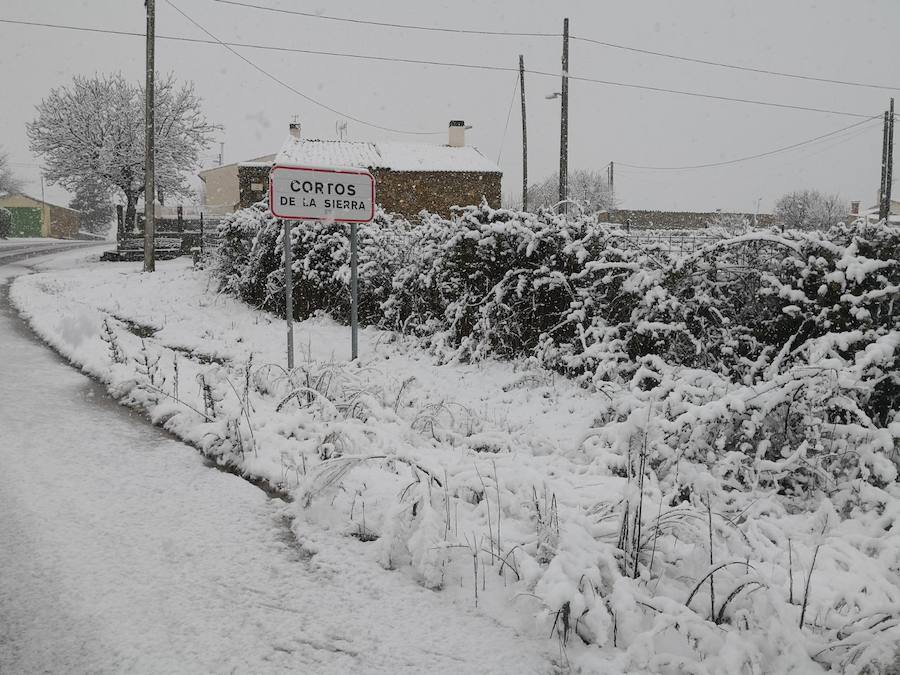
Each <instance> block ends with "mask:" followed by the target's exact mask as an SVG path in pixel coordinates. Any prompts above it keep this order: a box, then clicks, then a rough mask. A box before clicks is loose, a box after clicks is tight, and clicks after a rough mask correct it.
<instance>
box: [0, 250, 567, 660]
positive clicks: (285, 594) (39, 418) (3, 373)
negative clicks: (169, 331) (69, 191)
mask: <svg viewBox="0 0 900 675" xmlns="http://www.w3.org/2000/svg"><path fill="white" fill-rule="evenodd" d="M9 274H10V271H9V268H5V269H4V268H2V267H0V345H2V354H0V673H7V672H8V673H43V672H52V673H61V672H65V673H88V672H90V673H106V672H139V673H206V672H209V673H230V672H238V673H270V672H294V673H310V674H312V673H423V672H428V673H469V672H481V673H506V672H508V673H547V672H550V671H551V669H552V668H551V664H550V662H549V660H548V658H547V651H548V650H550V649H551V648H552V643H550V641H548V640H546V639H544V640H533V639H529V638H526V637H523V636H520V635H516V634H514V633H513V632H512V631H511V630H510V629H509V628H506V627H503V626H499V625H497V624H495V623H493V622H492V621H490V620H489V619H487V618H485V617H484V616H483V615H480V614H477V613H475V612H474V611H471V610H469V609H467V608H466V607H463V606H459V605H455V604H453V603H451V602H450V601H449V600H448V599H447V598H445V597H442V595H440V594H436V593H433V592H431V591H427V590H425V589H423V588H421V587H418V586H416V585H415V584H413V583H412V582H411V581H410V580H409V579H408V578H407V577H405V576H404V575H401V574H397V573H391V572H386V571H384V570H382V569H381V568H379V567H378V566H377V565H376V564H375V563H374V562H373V560H372V559H371V556H370V555H369V554H368V550H367V549H366V545H365V544H363V543H360V542H357V541H355V540H348V539H347V538H344V537H338V536H335V535H330V534H329V533H327V532H315V533H311V536H310V539H311V541H314V542H315V544H314V546H313V545H311V546H310V548H315V549H317V550H316V551H312V550H306V549H304V548H303V547H302V546H301V545H300V544H299V543H298V542H297V541H296V540H295V539H294V537H293V534H292V533H291V531H290V528H289V526H288V524H287V520H286V518H287V516H286V509H287V507H286V506H285V504H283V503H282V502H281V501H279V500H277V499H270V498H269V497H267V495H266V494H264V493H263V492H262V491H260V490H259V489H258V488H256V487H254V486H252V485H250V484H249V483H247V482H246V481H244V480H242V479H240V478H238V477H235V476H233V475H230V474H227V473H223V472H219V471H216V470H213V469H211V468H209V467H208V466H206V465H205V464H204V461H203V460H202V459H201V457H200V456H199V455H198V453H197V452H196V451H195V450H193V449H192V448H190V447H188V446H185V445H184V444H182V443H180V442H177V441H175V440H173V439H172V438H171V437H170V436H168V435H167V434H165V433H164V432H162V431H160V430H158V429H155V428H152V427H150V426H149V425H148V424H147V423H146V422H145V421H144V420H143V419H142V418H140V417H139V416H138V415H137V414H135V413H131V412H129V411H128V410H126V409H124V408H121V407H119V406H117V405H115V404H114V403H112V402H111V401H110V399H108V398H107V397H106V394H105V392H104V391H103V389H102V387H100V386H99V385H97V384H95V383H94V382H92V381H91V380H89V379H88V378H86V377H85V376H84V375H82V374H80V373H78V372H77V371H75V370H74V369H72V368H71V367H69V366H68V365H66V364H64V363H63V362H62V361H61V359H59V358H58V357H57V356H56V355H55V354H54V353H52V352H51V351H50V350H49V349H47V348H46V347H44V346H42V345H40V344H38V343H37V342H35V341H34V339H33V338H32V336H31V335H30V333H29V331H28V329H27V327H26V326H25V324H24V322H23V321H22V320H21V319H19V318H18V316H16V315H15V314H14V312H13V311H12V310H11V309H10V307H9V304H8V302H7V288H6V286H5V285H4V284H5V282H4V281H3V277H4V276H9Z"/></svg>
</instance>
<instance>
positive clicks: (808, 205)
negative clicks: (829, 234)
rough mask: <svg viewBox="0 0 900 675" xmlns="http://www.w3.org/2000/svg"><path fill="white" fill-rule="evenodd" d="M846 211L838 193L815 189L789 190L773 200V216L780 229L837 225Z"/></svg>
mask: <svg viewBox="0 0 900 675" xmlns="http://www.w3.org/2000/svg"><path fill="white" fill-rule="evenodd" d="M847 211H848V208H847V204H846V203H845V202H844V201H843V200H842V199H841V197H840V196H839V195H836V194H835V195H826V194H823V193H821V192H818V191H817V190H799V191H797V192H791V193H789V194H786V195H784V196H783V197H781V198H780V199H779V200H778V201H777V202H775V216H776V217H777V218H778V220H779V221H780V222H781V225H782V229H785V228H787V229H797V230H823V229H826V228H829V227H831V226H832V225H837V223H838V222H839V221H840V220H841V218H844V217H845V216H846V215H847Z"/></svg>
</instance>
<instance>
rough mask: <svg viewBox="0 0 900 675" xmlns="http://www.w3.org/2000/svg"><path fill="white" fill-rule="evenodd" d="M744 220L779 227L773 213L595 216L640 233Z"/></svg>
mask: <svg viewBox="0 0 900 675" xmlns="http://www.w3.org/2000/svg"><path fill="white" fill-rule="evenodd" d="M727 219H732V220H738V219H741V220H745V221H746V222H747V223H748V224H750V225H753V224H754V223H755V224H756V226H757V227H771V226H772V225H777V224H778V219H777V218H776V217H775V215H774V214H772V213H725V212H723V211H641V210H634V209H615V210H612V211H604V212H602V213H600V214H598V220H599V221H600V222H603V223H619V224H620V225H626V226H629V227H633V228H635V229H639V230H699V229H702V228H704V227H709V226H710V225H711V224H716V223H717V222H722V221H723V220H727Z"/></svg>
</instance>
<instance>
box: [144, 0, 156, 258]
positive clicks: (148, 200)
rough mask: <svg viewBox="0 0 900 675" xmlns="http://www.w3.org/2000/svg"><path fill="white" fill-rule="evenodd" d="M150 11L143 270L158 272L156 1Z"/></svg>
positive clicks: (148, 4)
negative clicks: (155, 242) (155, 72)
mask: <svg viewBox="0 0 900 675" xmlns="http://www.w3.org/2000/svg"><path fill="white" fill-rule="evenodd" d="M144 6H145V7H146V8H147V86H146V89H145V91H144V105H145V108H144V133H145V136H144V137H145V139H146V140H145V143H144V147H145V150H144V271H145V272H153V271H155V270H156V256H155V251H154V248H153V244H154V242H153V236H154V234H155V232H154V230H155V229H156V222H155V221H154V217H155V215H156V214H155V213H154V209H153V204H154V198H155V197H156V187H155V181H154V174H153V141H154V133H153V131H154V124H153V94H154V90H153V88H154V84H153V75H154V68H155V65H154V58H153V56H154V55H153V47H154V41H155V34H156V0H144Z"/></svg>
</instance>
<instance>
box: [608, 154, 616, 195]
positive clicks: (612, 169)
mask: <svg viewBox="0 0 900 675" xmlns="http://www.w3.org/2000/svg"><path fill="white" fill-rule="evenodd" d="M609 193H610V195H612V197H613V198H615V196H616V164H615V162H610V163H609Z"/></svg>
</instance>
